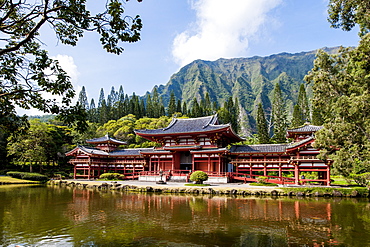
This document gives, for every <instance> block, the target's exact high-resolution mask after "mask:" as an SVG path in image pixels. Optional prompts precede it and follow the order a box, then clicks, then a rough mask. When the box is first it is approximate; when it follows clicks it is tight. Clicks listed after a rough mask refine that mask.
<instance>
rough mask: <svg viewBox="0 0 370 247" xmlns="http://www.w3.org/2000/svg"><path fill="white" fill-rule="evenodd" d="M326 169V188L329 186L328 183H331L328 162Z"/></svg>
mask: <svg viewBox="0 0 370 247" xmlns="http://www.w3.org/2000/svg"><path fill="white" fill-rule="evenodd" d="M326 165H327V168H326V185H327V186H330V183H331V181H330V165H331V164H330V162H328V163H327V164H326Z"/></svg>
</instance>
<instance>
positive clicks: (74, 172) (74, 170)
mask: <svg viewBox="0 0 370 247" xmlns="http://www.w3.org/2000/svg"><path fill="white" fill-rule="evenodd" d="M76 173H77V164H75V165H74V168H73V178H74V179H76Z"/></svg>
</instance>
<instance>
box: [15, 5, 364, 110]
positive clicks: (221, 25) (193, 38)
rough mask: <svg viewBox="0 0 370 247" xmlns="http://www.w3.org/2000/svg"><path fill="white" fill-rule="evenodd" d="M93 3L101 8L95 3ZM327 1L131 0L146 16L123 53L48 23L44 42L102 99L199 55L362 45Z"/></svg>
mask: <svg viewBox="0 0 370 247" xmlns="http://www.w3.org/2000/svg"><path fill="white" fill-rule="evenodd" d="M90 4H91V7H92V8H93V9H96V10H97V9H99V7H98V6H97V5H96V4H97V1H90ZM327 5H328V0H299V1H297V0H228V1H225V0H143V1H142V2H141V3H139V2H137V1H135V0H131V1H129V2H127V3H126V6H125V9H126V14H127V15H131V16H135V15H140V17H141V18H142V22H143V29H142V32H141V40H140V41H139V42H137V43H130V44H129V43H123V44H122V46H123V47H124V48H125V51H124V52H123V53H122V54H120V55H114V54H110V53H107V52H105V50H103V49H102V47H101V45H100V43H99V36H98V35H97V34H95V33H86V34H85V35H84V37H83V38H81V39H80V41H79V42H78V44H77V46H75V47H70V46H65V45H62V44H61V43H59V42H58V41H57V40H56V39H55V35H53V33H52V32H51V31H50V30H48V29H47V28H44V29H43V30H42V31H41V38H40V39H41V40H42V41H43V42H44V43H45V49H46V50H48V52H49V55H50V56H52V57H54V58H57V59H58V60H59V61H60V63H61V65H62V67H63V68H64V69H65V70H66V71H67V73H68V74H69V76H70V77H71V79H72V82H73V85H74V87H75V90H76V94H77V95H78V93H79V92H80V90H81V88H82V86H85V88H86V91H87V95H88V100H89V101H90V100H91V98H94V100H95V102H96V103H97V100H98V97H99V93H100V89H101V88H103V89H104V92H105V96H107V95H108V94H109V93H110V91H111V88H112V86H113V87H114V88H115V90H118V89H119V87H120V85H122V86H123V88H124V91H125V93H127V94H128V95H131V94H132V93H133V92H135V94H136V95H144V94H145V93H146V92H147V91H151V90H152V88H153V87H154V86H155V85H161V84H163V85H164V84H166V83H167V82H168V81H169V79H170V77H171V75H173V74H174V73H176V72H178V71H179V69H180V68H181V67H183V66H184V65H186V64H188V63H190V62H192V61H194V60H196V59H203V60H210V61H214V60H217V59H219V58H236V57H252V56H269V55H272V54H278V53H282V52H288V53H298V52H302V51H311V50H316V49H319V48H323V47H335V46H340V45H342V46H357V44H358V41H359V38H358V35H357V32H358V29H357V30H354V31H351V32H345V31H342V30H340V29H333V28H330V24H329V22H328V21H327ZM20 113H22V111H20ZM26 113H27V114H30V115H34V114H39V113H38V112H37V111H28V112H26Z"/></svg>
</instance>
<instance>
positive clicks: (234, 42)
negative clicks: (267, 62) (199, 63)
mask: <svg viewBox="0 0 370 247" xmlns="http://www.w3.org/2000/svg"><path fill="white" fill-rule="evenodd" d="M280 3H281V0H230V1H225V0H194V1H193V2H192V8H193V9H194V10H195V11H196V16H197V20H196V22H195V23H193V25H192V26H191V27H190V28H189V29H188V30H186V31H184V32H182V33H180V34H178V35H177V36H176V37H175V39H174V41H173V49H172V55H173V56H174V58H175V60H176V62H177V63H178V64H179V65H181V66H183V65H186V64H188V63H190V62H192V61H193V60H196V59H205V60H215V59H218V58H221V57H223V58H231V57H238V56H243V55H245V54H246V51H247V48H248V45H249V44H248V42H249V40H250V39H251V38H252V37H254V36H256V35H257V34H258V32H259V30H260V29H261V27H262V26H263V25H265V24H267V22H272V21H273V19H272V18H271V17H269V16H268V13H269V11H271V10H272V9H274V8H275V7H277V6H278V5H279V4H280Z"/></svg>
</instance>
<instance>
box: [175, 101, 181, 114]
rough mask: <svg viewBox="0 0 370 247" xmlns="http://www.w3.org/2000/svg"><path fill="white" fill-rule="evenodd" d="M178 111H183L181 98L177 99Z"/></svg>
mask: <svg viewBox="0 0 370 247" xmlns="http://www.w3.org/2000/svg"><path fill="white" fill-rule="evenodd" d="M176 112H180V113H182V108H181V99H178V100H177V105H176Z"/></svg>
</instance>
